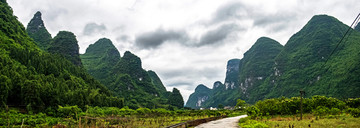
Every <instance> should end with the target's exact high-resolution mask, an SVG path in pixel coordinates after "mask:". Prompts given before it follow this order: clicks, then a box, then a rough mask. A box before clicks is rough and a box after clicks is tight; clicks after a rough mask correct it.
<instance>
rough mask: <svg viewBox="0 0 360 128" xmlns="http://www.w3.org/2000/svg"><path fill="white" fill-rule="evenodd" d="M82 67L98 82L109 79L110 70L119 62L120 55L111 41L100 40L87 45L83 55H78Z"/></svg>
mask: <svg viewBox="0 0 360 128" xmlns="http://www.w3.org/2000/svg"><path fill="white" fill-rule="evenodd" d="M80 57H81V61H82V63H83V66H84V67H85V69H87V71H88V72H89V74H91V75H92V76H94V78H96V79H97V80H99V81H100V82H102V83H103V82H106V81H104V80H105V79H106V78H108V77H109V74H110V72H111V70H108V69H111V68H112V67H113V66H114V65H116V64H117V63H118V62H119V61H120V53H119V51H118V50H117V49H116V47H115V46H114V45H113V44H112V42H111V40H109V39H107V38H102V39H99V40H98V41H96V42H95V43H94V44H91V45H89V47H88V48H87V49H86V52H85V54H82V55H80Z"/></svg>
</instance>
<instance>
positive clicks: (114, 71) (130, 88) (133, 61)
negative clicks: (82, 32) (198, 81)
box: [81, 38, 183, 108]
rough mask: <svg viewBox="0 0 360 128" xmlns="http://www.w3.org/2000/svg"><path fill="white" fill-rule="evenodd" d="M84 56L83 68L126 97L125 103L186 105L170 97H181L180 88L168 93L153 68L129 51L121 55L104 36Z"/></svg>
mask: <svg viewBox="0 0 360 128" xmlns="http://www.w3.org/2000/svg"><path fill="white" fill-rule="evenodd" d="M81 59H82V62H83V64H84V68H85V69H87V71H88V72H89V73H90V74H92V75H93V76H94V77H95V78H96V79H97V80H99V81H100V82H101V83H102V84H104V85H106V86H107V87H108V88H109V89H110V90H111V91H112V93H113V94H114V95H116V96H117V97H122V98H124V99H125V105H127V106H129V107H130V108H139V107H147V108H168V107H169V105H172V106H177V107H183V105H181V106H180V105H177V104H173V103H172V102H171V101H170V100H169V99H170V98H174V99H180V98H179V97H181V95H180V96H179V95H178V94H177V93H178V91H176V90H175V91H174V92H167V91H166V88H165V87H164V85H163V84H162V82H161V80H160V78H159V77H158V76H157V74H156V73H155V72H154V71H146V70H144V69H143V68H142V63H141V59H140V58H139V57H137V56H136V55H134V54H133V53H131V52H129V51H126V52H125V53H124V56H123V57H121V56H120V53H119V52H118V50H117V49H116V48H115V46H114V45H113V44H112V42H111V41H110V40H109V39H106V38H102V39H99V40H98V41H96V42H95V43H94V44H91V45H90V46H89V47H88V48H87V49H86V53H85V54H83V55H81ZM179 94H180V93H179ZM181 99H182V97H181ZM179 101H180V100H179Z"/></svg>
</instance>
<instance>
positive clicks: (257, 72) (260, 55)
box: [186, 37, 283, 108]
mask: <svg viewBox="0 0 360 128" xmlns="http://www.w3.org/2000/svg"><path fill="white" fill-rule="evenodd" d="M282 48H283V46H282V45H281V44H280V43H279V42H277V41H275V40H273V39H270V38H267V37H261V38H259V39H258V40H257V41H256V42H255V44H254V45H253V46H252V47H251V48H250V49H249V50H248V51H247V52H245V54H244V57H243V58H242V59H241V60H240V59H232V60H229V61H228V65H227V71H226V78H225V84H221V82H215V84H214V88H213V89H211V91H209V92H208V93H209V94H210V95H209V98H208V99H206V100H205V101H203V103H202V106H201V107H216V106H218V105H219V104H222V105H225V106H234V105H235V104H236V100H237V99H246V101H247V102H251V101H256V100H257V99H259V97H261V96H262V94H263V93H262V92H261V91H260V90H259V88H260V87H259V86H260V85H261V84H262V83H263V82H264V81H265V79H266V78H267V77H268V76H270V74H271V71H272V70H271V69H272V66H273V64H274V59H275V57H276V56H277V54H278V53H279V52H280V51H281V50H282ZM210 92H211V93H210ZM195 93H197V92H196V91H195ZM194 99H196V98H192V99H190V98H189V101H188V102H187V103H189V104H186V106H189V105H190V106H189V107H193V105H191V104H194V103H195V102H199V101H197V100H194ZM198 107H200V106H198ZM193 108H195V107H193Z"/></svg>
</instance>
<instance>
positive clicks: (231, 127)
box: [195, 115, 247, 128]
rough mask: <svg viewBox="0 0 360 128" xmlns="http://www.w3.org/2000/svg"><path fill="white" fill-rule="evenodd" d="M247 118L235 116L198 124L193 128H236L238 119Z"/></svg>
mask: <svg viewBox="0 0 360 128" xmlns="http://www.w3.org/2000/svg"><path fill="white" fill-rule="evenodd" d="M244 117H247V115H241V116H235V117H229V118H224V119H220V120H214V121H210V122H207V123H204V124H200V125H198V126H196V127H195V128H238V127H239V126H238V122H239V119H240V118H244Z"/></svg>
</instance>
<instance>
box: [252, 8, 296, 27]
mask: <svg viewBox="0 0 360 128" xmlns="http://www.w3.org/2000/svg"><path fill="white" fill-rule="evenodd" d="M293 13H294V12H286V13H281V14H280V13H276V14H272V15H270V14H266V15H264V14H258V17H253V19H254V23H253V25H254V26H259V27H268V29H270V30H271V31H281V30H284V29H288V26H290V25H292V24H290V23H291V22H294V21H296V20H294V19H297V17H296V15H295V14H293Z"/></svg>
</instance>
